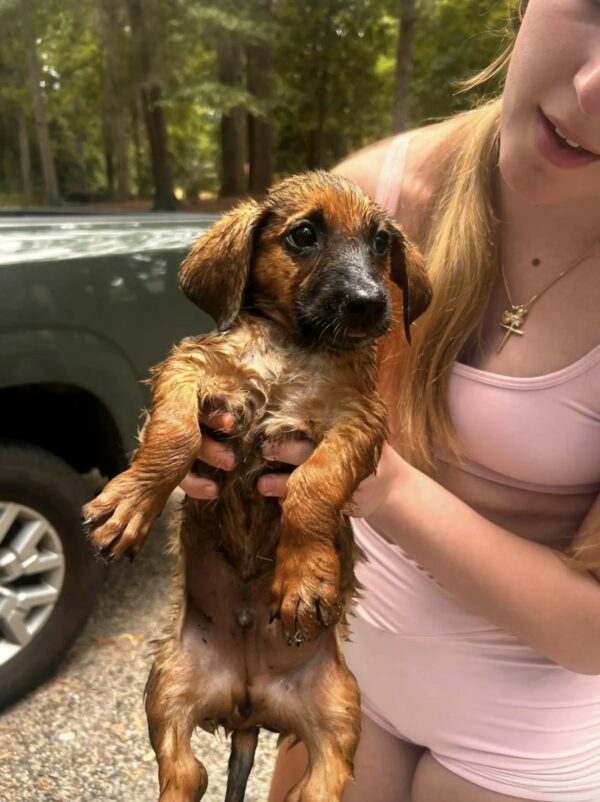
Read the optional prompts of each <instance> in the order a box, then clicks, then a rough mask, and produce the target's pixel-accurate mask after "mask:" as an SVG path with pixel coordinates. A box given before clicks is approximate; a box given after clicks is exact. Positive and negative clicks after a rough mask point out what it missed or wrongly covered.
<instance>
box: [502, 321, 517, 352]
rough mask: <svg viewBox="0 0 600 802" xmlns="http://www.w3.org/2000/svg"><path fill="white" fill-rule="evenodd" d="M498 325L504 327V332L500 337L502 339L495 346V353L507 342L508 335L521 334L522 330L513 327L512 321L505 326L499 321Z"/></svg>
mask: <svg viewBox="0 0 600 802" xmlns="http://www.w3.org/2000/svg"><path fill="white" fill-rule="evenodd" d="M500 325H501V326H502V328H503V329H506V334H505V335H504V337H503V338H502V341H501V342H500V345H499V346H498V347H497V348H496V353H497V354H499V353H500V351H501V350H502V349H503V348H504V346H505V345H506V343H507V342H508V338H509V337H510V335H511V334H520V335H523V332H522V331H519V329H517V328H515V327H514V324H513V323H511V324H510V326H505V325H504V324H503V323H501V324H500Z"/></svg>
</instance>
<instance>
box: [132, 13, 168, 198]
mask: <svg viewBox="0 0 600 802" xmlns="http://www.w3.org/2000/svg"><path fill="white" fill-rule="evenodd" d="M127 5H128V8H129V18H130V22H131V33H132V36H133V40H134V43H135V49H136V51H137V52H136V56H137V61H138V68H139V75H140V88H139V92H140V99H141V103H142V109H143V113H144V121H145V123H146V131H147V134H148V141H149V143H150V157H151V161H152V175H153V178H154V208H155V209H177V208H179V201H178V200H177V198H176V197H175V193H174V191H173V177H172V174H171V165H170V163H169V151H168V146H167V124H166V118H165V110H164V108H163V107H162V105H161V94H162V93H161V87H160V84H159V83H158V80H157V79H156V76H155V74H154V65H153V63H152V47H151V45H150V42H149V39H148V31H147V27H146V20H145V17H144V10H143V7H142V0H127Z"/></svg>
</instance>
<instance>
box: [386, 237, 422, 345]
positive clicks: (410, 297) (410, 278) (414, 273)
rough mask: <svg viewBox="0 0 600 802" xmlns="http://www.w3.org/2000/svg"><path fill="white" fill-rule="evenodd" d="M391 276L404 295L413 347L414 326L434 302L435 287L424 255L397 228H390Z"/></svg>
mask: <svg viewBox="0 0 600 802" xmlns="http://www.w3.org/2000/svg"><path fill="white" fill-rule="evenodd" d="M390 229H391V230H390V234H391V237H392V241H391V263H392V264H391V273H390V277H391V279H392V281H393V282H394V283H395V284H397V285H398V286H399V287H400V288H401V290H402V295H403V309H404V333H405V335H406V339H407V340H408V342H409V343H410V324H411V323H412V322H413V320H416V319H417V318H418V317H420V315H422V314H423V312H424V311H425V310H426V309H427V307H428V306H429V304H430V302H431V296H432V291H431V284H430V282H429V278H428V277H427V272H426V270H425V262H424V260H423V257H422V255H421V252H420V251H419V249H418V248H417V247H416V245H413V243H412V242H410V241H409V240H408V239H407V238H406V237H405V236H404V234H403V233H402V231H400V229H399V228H397V227H396V226H391V227H390Z"/></svg>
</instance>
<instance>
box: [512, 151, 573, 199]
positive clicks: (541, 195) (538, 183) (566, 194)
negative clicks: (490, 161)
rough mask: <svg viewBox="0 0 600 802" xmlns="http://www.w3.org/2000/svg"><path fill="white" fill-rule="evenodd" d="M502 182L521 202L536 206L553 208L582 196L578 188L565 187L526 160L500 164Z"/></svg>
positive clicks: (513, 160) (539, 167)
mask: <svg viewBox="0 0 600 802" xmlns="http://www.w3.org/2000/svg"><path fill="white" fill-rule="evenodd" d="M498 168H499V171H500V176H501V180H502V181H503V182H504V184H505V185H506V186H507V187H508V189H509V190H510V191H511V192H514V193H515V194H516V195H518V196H519V197H520V198H521V200H523V201H525V202H527V203H530V204H532V205H534V206H553V205H555V204H557V203H564V202H566V201H569V200H574V199H575V198H577V197H578V196H579V195H580V191H578V188H577V187H565V186H564V183H562V182H561V184H559V182H557V181H556V180H553V179H552V176H550V175H548V173H547V172H546V171H545V170H544V169H543V168H542V167H541V166H539V165H536V164H532V163H531V162H529V163H527V162H525V161H524V160H517V159H512V158H510V157H506V158H503V157H502V154H501V155H500V161H499V164H498Z"/></svg>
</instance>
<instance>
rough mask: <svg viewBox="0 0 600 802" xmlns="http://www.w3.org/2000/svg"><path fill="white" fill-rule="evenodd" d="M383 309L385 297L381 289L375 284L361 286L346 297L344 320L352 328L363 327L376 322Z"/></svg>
mask: <svg viewBox="0 0 600 802" xmlns="http://www.w3.org/2000/svg"><path fill="white" fill-rule="evenodd" d="M385 309H386V297H385V292H384V290H383V289H381V288H380V287H377V286H373V287H370V286H368V287H361V288H360V289H357V290H354V291H353V292H352V293H351V294H350V295H349V296H348V297H347V299H346V302H345V307H344V320H345V323H346V325H348V326H350V327H352V328H357V329H358V328H360V329H365V328H368V327H369V326H370V325H372V324H374V323H377V322H378V321H379V320H380V319H381V318H382V317H383V315H384V313H385Z"/></svg>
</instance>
